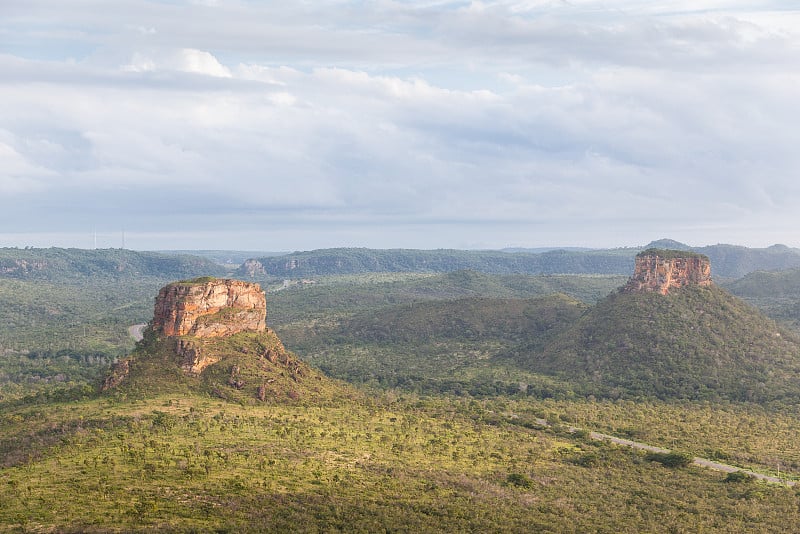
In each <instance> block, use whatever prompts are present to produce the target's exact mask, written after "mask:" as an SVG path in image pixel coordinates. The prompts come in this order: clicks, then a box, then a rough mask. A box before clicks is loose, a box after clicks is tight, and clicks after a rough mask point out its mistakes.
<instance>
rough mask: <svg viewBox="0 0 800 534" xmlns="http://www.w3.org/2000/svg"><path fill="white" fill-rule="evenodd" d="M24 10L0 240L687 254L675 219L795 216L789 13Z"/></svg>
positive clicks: (3, 83) (204, 6)
mask: <svg viewBox="0 0 800 534" xmlns="http://www.w3.org/2000/svg"><path fill="white" fill-rule="evenodd" d="M26 5H27V6H29V7H25V6H23V5H22V4H9V6H10V7H8V6H7V7H5V8H3V9H6V10H7V11H6V13H3V14H4V15H6V17H5V18H4V19H3V20H4V22H0V32H2V34H3V35H5V36H7V37H9V39H8V40H6V42H7V43H12V44H11V45H5V46H3V47H2V48H0V52H2V53H0V69H2V72H3V74H2V78H0V98H2V99H3V102H4V106H3V107H2V109H0V124H2V125H3V128H4V129H3V131H2V132H0V133H1V134H2V135H0V158H1V159H2V161H3V165H2V170H0V191H2V192H3V200H2V201H0V202H2V204H0V207H2V210H0V223H2V224H3V225H4V227H5V228H7V229H11V228H13V231H14V232H16V233H18V234H26V232H29V231H30V228H31V227H32V226H31V223H30V222H26V220H25V218H24V217H22V215H23V214H24V213H27V212H29V211H30V209H31V207H35V209H36V210H38V213H40V214H41V219H40V220H39V222H37V225H36V228H37V231H43V232H44V231H48V230H50V229H51V228H52V227H57V228H59V229H62V230H68V229H70V228H73V229H76V231H77V230H78V229H80V231H83V229H85V228H86V227H87V226H91V225H92V220H93V219H101V220H104V219H106V218H108V217H109V216H110V215H114V216H116V217H118V218H119V219H120V220H121V219H126V220H127V222H126V223H125V226H126V227H127V228H128V229H129V231H130V232H131V233H132V234H133V233H135V231H136V229H137V228H139V229H140V231H141V234H142V235H148V236H150V239H154V240H155V238H153V237H152V236H153V235H154V233H156V232H157V230H158V229H159V228H161V229H165V228H170V229H171V231H172V232H177V233H180V234H181V235H184V236H188V235H190V234H191V235H200V234H202V232H203V231H204V229H205V230H207V231H209V232H211V231H212V230H214V232H216V231H221V229H222V228H229V229H230V231H231V232H234V233H236V235H240V236H244V235H245V233H246V232H245V229H246V231H247V235H250V236H251V238H252V239H257V236H258V235H263V236H270V238H271V239H273V238H275V239H277V238H278V237H277V236H281V235H283V236H287V237H286V240H287V241H286V242H282V243H280V244H275V246H265V245H255V244H252V245H249V246H246V247H245V248H266V249H273V248H279V249H280V248H286V249H296V248H304V247H306V246H311V243H314V244H315V245H318V246H324V244H325V243H327V244H328V246H332V245H336V244H344V240H345V239H344V238H343V237H342V236H350V237H347V239H346V240H356V239H364V241H365V244H366V242H367V241H369V242H370V244H372V245H373V246H374V245H375V244H376V243H378V242H380V239H381V236H391V239H393V240H395V241H389V240H388V239H389V237H387V241H386V243H385V245H386V246H394V244H396V243H400V242H402V243H403V245H404V246H413V242H414V239H418V240H419V244H418V245H416V246H455V243H472V244H478V243H484V244H488V243H492V244H493V246H503V245H505V244H510V243H511V240H512V239H513V241H514V243H515V244H529V245H534V244H553V243H554V242H556V241H558V240H559V239H561V240H567V241H569V243H567V242H565V241H562V242H561V243H562V244H570V243H572V244H593V243H595V242H598V243H599V241H602V239H603V238H602V236H603V235H604V234H603V232H605V233H606V235H610V234H612V233H614V234H615V235H616V234H617V233H619V232H620V231H624V228H626V227H629V228H630V230H629V232H630V233H629V234H628V235H631V236H639V235H646V234H647V231H646V230H645V229H650V231H652V232H653V233H654V234H655V236H656V237H662V236H664V235H670V236H672V237H675V238H681V236H680V235H674V234H672V233H670V231H669V225H670V224H672V225H674V226H675V227H676V228H680V229H681V230H680V231H682V232H685V234H686V235H706V236H708V237H707V238H706V239H708V240H709V241H735V240H737V238H736V236H742V238H741V239H744V236H749V237H747V238H748V239H753V237H752V235H753V234H752V233H749V232H747V231H746V230H745V229H743V227H745V226H746V225H747V224H748V223H752V224H753V225H756V224H757V225H758V227H759V228H763V227H764V226H765V225H766V224H767V222H768V221H770V220H771V221H773V223H774V226H775V228H776V229H778V230H776V236H777V235H778V233H780V235H791V234H790V231H789V230H788V229H789V228H791V227H792V226H793V225H794V223H796V222H797V221H796V217H795V214H794V211H795V210H794V209H793V206H794V205H796V203H797V201H800V186H798V185H795V184H797V181H796V176H797V171H798V170H799V169H800V155H798V154H797V152H796V146H798V142H800V139H799V138H798V137H800V134H799V133H797V131H796V127H795V125H796V124H797V122H798V120H799V119H800V110H798V109H797V107H796V105H795V100H796V97H795V94H794V93H795V90H794V88H796V87H797V85H798V82H800V80H799V79H798V78H800V72H798V71H797V68H796V67H795V65H794V63H795V60H796V52H797V48H798V45H800V37H799V36H798V34H797V32H796V30H794V29H793V27H792V26H791V24H787V23H785V21H786V20H797V19H796V17H797V15H798V13H796V12H793V11H790V12H783V13H780V14H776V13H775V12H774V11H765V10H763V9H757V6H756V7H754V6H752V5H748V4H747V3H742V4H741V6H740V7H738V8H736V9H733V8H730V7H727V3H723V2H714V1H705V2H693V3H691V4H690V3H687V2H679V1H664V2H655V3H647V4H646V5H644V4H642V3H640V2H622V1H617V2H599V1H576V2H570V3H565V2H545V1H498V2H488V1H487V2H482V3H479V2H472V3H469V4H466V3H463V2H446V1H443V2H391V1H388V2H375V3H367V4H363V3H358V4H356V3H352V2H347V1H338V2H334V1H331V2H319V3H315V4H314V5H313V7H309V6H308V5H306V6H305V7H303V6H300V5H299V4H295V3H285V4H280V5H277V6H274V5H267V4H261V3H246V2H233V3H216V2H201V3H193V4H192V5H189V4H184V3H181V2H170V3H160V2H137V3H133V2H126V1H122V2H119V3H115V7H114V9H113V10H112V9H111V8H110V7H109V4H107V3H99V2H94V1H91V0H84V2H83V3H82V4H81V5H82V6H83V7H84V8H85V9H83V10H81V9H74V10H66V9H64V8H63V7H61V6H62V5H61V4H60V3H53V2H50V1H47V0H37V2H31V3H29V4H26ZM773 7H774V8H775V9H777V4H776V5H775V6H773ZM122 21H124V22H122ZM782 21H783V22H782ZM65 41H66V42H68V43H70V44H71V45H75V44H76V43H80V47H77V46H75V47H74V48H75V49H76V50H77V49H78V48H81V47H82V49H84V50H85V53H84V54H83V55H82V56H78V57H74V58H73V60H68V59H66V58H65V57H63V56H64V55H63V53H60V52H58V51H57V50H56V48H57V45H58V44H59V43H63V42H65ZM34 42H36V43H39V44H36V45H34ZM171 205H172V206H174V208H173V209H170V207H169V206H171ZM686 221H693V222H694V226H692V224H690V223H687V222H686ZM765 221H766V222H765ZM48 224H49V225H51V226H49V227H48ZM120 224H121V223H120ZM296 227H302V228H303V230H302V231H299V230H293V228H296ZM425 227H430V228H435V229H436V231H433V232H430V231H424V230H422V231H421V229H422V228H425ZM312 228H313V229H315V230H312ZM477 228H480V229H479V230H478V229H477ZM547 228H549V229H550V230H551V231H552V234H551V235H552V236H554V237H553V238H552V240H546V239H545V237H542V236H544V235H545V234H543V232H544V231H545V229H547ZM633 228H636V230H635V231H634V230H633ZM459 229H460V230H459ZM726 229H727V230H726ZM8 231H11V230H8ZM259 231H260V232H261V234H259ZM314 231H317V232H319V234H318V235H317V236H315V234H314ZM493 231H494V233H492V232H493ZM725 231H730V232H731V237H725V235H724V232H725ZM281 232H283V233H281ZM370 232H372V234H370ZM526 232H530V233H531V235H532V236H534V237H531V238H530V240H529V241H527V242H526V241H525V235H526ZM695 232H696V233H695ZM172 235H174V234H172ZM370 235H371V237H370ZM288 236H294V237H293V238H296V239H303V240H305V241H304V242H305V243H308V245H303V244H302V243H291V242H289V237H288ZM322 236H325V237H322ZM492 236H494V237H492ZM473 237H474V239H473ZM584 239H585V241H582V240H584ZM631 239H633V237H632V238H631ZM637 239H638V237H637ZM326 240H327V241H326ZM541 240H545V241H546V242H545V241H541ZM554 240H555V241H554ZM647 240H648V239H646V238H645V239H644V241H647ZM775 240H776V241H778V240H784V241H785V240H786V239H785V238H780V237H776V238H775ZM348 243H350V244H358V243H357V242H352V241H348ZM448 243H452V244H448ZM599 244H603V243H599ZM620 244H624V243H620ZM799 244H800V243H799ZM209 246H210V245H209ZM220 246H221V245H220ZM166 248H169V247H166ZM173 248H174V247H173Z"/></svg>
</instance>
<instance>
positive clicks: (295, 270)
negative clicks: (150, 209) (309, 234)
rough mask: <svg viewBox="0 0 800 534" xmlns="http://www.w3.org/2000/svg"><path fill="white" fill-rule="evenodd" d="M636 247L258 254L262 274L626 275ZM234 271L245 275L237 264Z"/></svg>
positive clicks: (629, 269)
mask: <svg viewBox="0 0 800 534" xmlns="http://www.w3.org/2000/svg"><path fill="white" fill-rule="evenodd" d="M635 252H636V251H635V250H634V251H632V250H631V249H619V250H603V251H593V250H592V251H567V250H554V251H548V252H543V253H540V254H528V253H508V252H499V251H491V250H410V249H392V250H379V249H366V248H338V249H323V250H313V251H310V252H294V253H292V254H287V255H285V256H278V257H264V258H257V261H258V262H259V263H260V264H261V266H262V267H263V269H264V271H265V273H266V274H267V275H269V276H277V277H282V278H301V277H308V276H321V275H334V274H355V273H368V272H423V273H441V272H451V271H458V270H472V271H479V272H484V273H493V274H512V273H523V274H560V273H572V274H581V273H584V274H586V273H593V274H625V273H629V272H630V271H631V270H632V269H633V255H634V254H635ZM237 275H238V276H239V277H241V278H246V277H247V276H248V272H247V270H246V269H245V268H244V266H243V267H242V269H240V271H239V272H238V273H237Z"/></svg>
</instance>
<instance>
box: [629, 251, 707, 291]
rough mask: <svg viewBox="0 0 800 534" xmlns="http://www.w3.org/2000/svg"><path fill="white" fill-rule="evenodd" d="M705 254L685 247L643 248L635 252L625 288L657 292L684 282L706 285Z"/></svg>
mask: <svg viewBox="0 0 800 534" xmlns="http://www.w3.org/2000/svg"><path fill="white" fill-rule="evenodd" d="M712 284H713V282H712V280H711V262H710V261H709V259H708V256H704V255H702V254H696V253H694V252H689V251H685V250H663V249H653V248H651V249H647V250H645V251H643V252H640V253H639V254H637V255H636V265H635V266H634V269H633V276H631V278H630V280H628V283H627V284H626V285H625V287H624V288H623V291H625V292H634V293H635V292H657V293H661V294H662V295H666V294H668V293H669V291H670V289H675V288H681V287H686V286H710V285H712Z"/></svg>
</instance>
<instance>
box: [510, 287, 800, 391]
mask: <svg viewBox="0 0 800 534" xmlns="http://www.w3.org/2000/svg"><path fill="white" fill-rule="evenodd" d="M509 357H510V358H511V359H513V360H514V361H516V362H518V363H519V365H521V366H523V367H525V368H527V369H529V370H531V371H533V372H538V373H545V374H548V375H552V376H555V377H557V378H561V379H564V380H569V381H570V382H572V383H573V384H574V385H575V388H576V392H578V393H580V394H583V395H588V394H593V395H596V396H599V395H602V396H611V397H619V396H623V397H628V398H635V397H659V398H662V399H670V398H687V399H709V400H712V399H729V400H738V401H757V402H766V401H776V400H780V401H783V402H790V403H793V402H795V399H796V398H797V396H798V393H800V391H798V387H799V385H798V382H797V379H796V377H797V376H798V373H800V340H798V338H797V336H796V335H795V334H793V333H790V332H789V331H788V330H786V329H784V328H782V327H780V326H778V325H777V324H775V323H774V322H773V321H771V320H769V319H767V318H766V317H764V316H763V315H762V314H760V313H759V312H758V311H757V310H755V309H754V308H752V307H750V306H749V305H747V304H746V303H744V302H743V301H741V300H739V299H737V298H735V297H733V296H731V295H730V294H729V293H727V292H726V291H724V290H722V289H719V288H717V287H714V286H712V287H687V288H684V289H682V290H679V291H673V292H671V293H670V294H669V295H666V296H664V295H661V294H658V293H615V294H612V295H610V296H609V297H608V298H606V299H604V300H602V301H600V302H599V303H598V304H597V305H595V306H594V307H592V308H591V309H590V310H589V311H588V312H587V313H586V314H585V315H584V316H583V317H581V319H580V320H579V321H577V322H576V323H575V324H574V325H573V326H572V327H571V328H569V329H567V330H565V331H564V333H563V334H562V335H560V336H559V338H558V339H556V340H555V341H554V342H553V343H551V344H549V345H548V347H547V348H546V349H545V350H544V351H543V352H541V353H540V352H539V351H538V350H536V347H531V348H530V349H527V348H520V349H519V350H517V351H515V352H513V353H510V354H509Z"/></svg>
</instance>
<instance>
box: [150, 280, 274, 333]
mask: <svg viewBox="0 0 800 534" xmlns="http://www.w3.org/2000/svg"><path fill="white" fill-rule="evenodd" d="M266 317H267V303H266V298H265V297H264V292H263V291H261V287H260V286H259V285H258V284H251V283H248V282H241V281H239V280H223V279H218V278H198V279H195V280H189V281H184V282H175V283H172V284H169V285H167V286H165V287H163V288H161V291H159V292H158V296H157V297H156V305H155V312H154V314H153V331H154V332H156V333H159V334H164V335H167V336H185V335H191V336H194V337H200V338H207V337H219V336H229V335H232V334H235V333H237V332H242V331H257V332H261V331H263V330H264V329H265V328H266Z"/></svg>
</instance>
